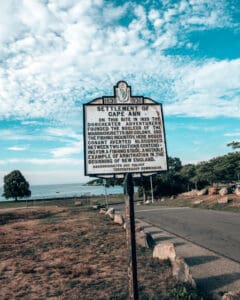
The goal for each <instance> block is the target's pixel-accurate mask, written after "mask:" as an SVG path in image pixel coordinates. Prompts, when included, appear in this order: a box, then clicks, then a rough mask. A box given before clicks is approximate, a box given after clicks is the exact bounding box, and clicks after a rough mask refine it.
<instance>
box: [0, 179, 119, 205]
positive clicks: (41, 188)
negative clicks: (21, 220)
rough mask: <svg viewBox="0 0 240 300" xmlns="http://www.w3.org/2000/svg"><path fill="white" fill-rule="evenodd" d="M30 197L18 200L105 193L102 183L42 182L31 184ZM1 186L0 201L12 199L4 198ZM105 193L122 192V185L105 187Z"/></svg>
mask: <svg viewBox="0 0 240 300" xmlns="http://www.w3.org/2000/svg"><path fill="white" fill-rule="evenodd" d="M30 190H31V192H32V194H31V197H28V198H19V200H24V199H28V200H32V199H36V200H38V199H52V198H68V197H80V196H99V195H105V187H104V185H97V186H91V185H87V183H71V184H70V183H65V184H46V185H45V184H42V185H31V186H30ZM2 193H3V187H0V202H4V201H12V200H13V198H10V199H5V198H4V197H3V196H2ZM106 193H107V195H109V194H120V193H123V187H122V186H114V187H108V188H106Z"/></svg>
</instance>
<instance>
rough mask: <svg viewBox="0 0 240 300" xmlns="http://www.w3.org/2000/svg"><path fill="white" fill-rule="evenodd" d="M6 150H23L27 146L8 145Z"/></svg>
mask: <svg viewBox="0 0 240 300" xmlns="http://www.w3.org/2000/svg"><path fill="white" fill-rule="evenodd" d="M8 150H10V151H25V150H27V147H19V146H12V147H8Z"/></svg>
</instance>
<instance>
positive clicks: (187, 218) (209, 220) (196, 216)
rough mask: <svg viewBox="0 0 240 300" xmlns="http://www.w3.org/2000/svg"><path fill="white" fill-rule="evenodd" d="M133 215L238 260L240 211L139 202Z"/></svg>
mask: <svg viewBox="0 0 240 300" xmlns="http://www.w3.org/2000/svg"><path fill="white" fill-rule="evenodd" d="M136 217H138V218H139V217H140V218H141V219H144V220H146V221H148V222H151V223H153V224H155V225H159V226H161V228H163V229H166V230H167V231H168V232H172V233H174V234H176V235H179V236H181V237H182V238H185V239H187V240H189V241H192V242H194V243H196V244H198V245H200V246H203V247H205V248H207V249H210V250H212V251H214V252H216V253H218V254H221V255H223V256H226V257H227V258H230V259H232V260H235V261H237V262H239V263H240V214H237V213H230V212H222V211H214V210H203V209H191V208H167V207H163V208H161V207H156V206H155V207H146V206H144V207H143V206H141V207H136Z"/></svg>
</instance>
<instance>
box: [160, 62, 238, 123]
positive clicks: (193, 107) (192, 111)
mask: <svg viewBox="0 0 240 300" xmlns="http://www.w3.org/2000/svg"><path fill="white" fill-rule="evenodd" d="M239 83H240V59H235V60H231V61H228V60H224V61H220V62H216V61H209V62H206V63H205V64H203V65H201V66H196V65H193V64H191V65H189V66H186V67H185V68H183V70H182V72H181V75H180V76H179V78H178V80H176V83H175V92H176V98H177V99H181V100H179V101H175V102H174V103H173V104H172V103H171V104H168V105H167V106H166V107H165V110H166V112H167V113H168V114H173V115H174V114H182V115H190V116H200V117H214V116H220V115H222V116H231V117H240V84H239Z"/></svg>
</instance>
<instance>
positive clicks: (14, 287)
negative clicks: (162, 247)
mask: <svg viewBox="0 0 240 300" xmlns="http://www.w3.org/2000/svg"><path fill="white" fill-rule="evenodd" d="M0 219H1V220H2V223H1V226H0V238H1V245H0V260H1V265H0V285H1V289H0V298H1V299H48V298H51V299H127V293H128V290H127V286H128V280H127V258H126V247H125V233H124V230H123V229H122V228H121V227H120V226H118V225H115V224H114V223H112V222H111V221H109V220H108V219H107V218H106V216H102V215H99V214H96V212H93V211H90V210H89V209H87V208H85V207H78V208H76V207H71V206H69V207H45V208H35V209H34V208H33V209H28V210H26V209H25V210H15V211H10V212H9V211H8V212H6V211H5V212H1V213H0ZM137 251H138V266H139V270H138V273H139V274H138V275H139V294H140V299H190V300H191V299H192V300H194V299H203V298H202V297H200V296H199V295H198V294H197V291H196V290H193V289H192V288H191V287H189V286H187V285H179V284H178V283H177V282H176V281H175V280H174V278H173V277H172V275H171V269H170V264H169V263H168V261H166V262H161V261H158V260H156V259H152V258H151V252H150V251H148V250H146V249H144V248H138V250H137Z"/></svg>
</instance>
